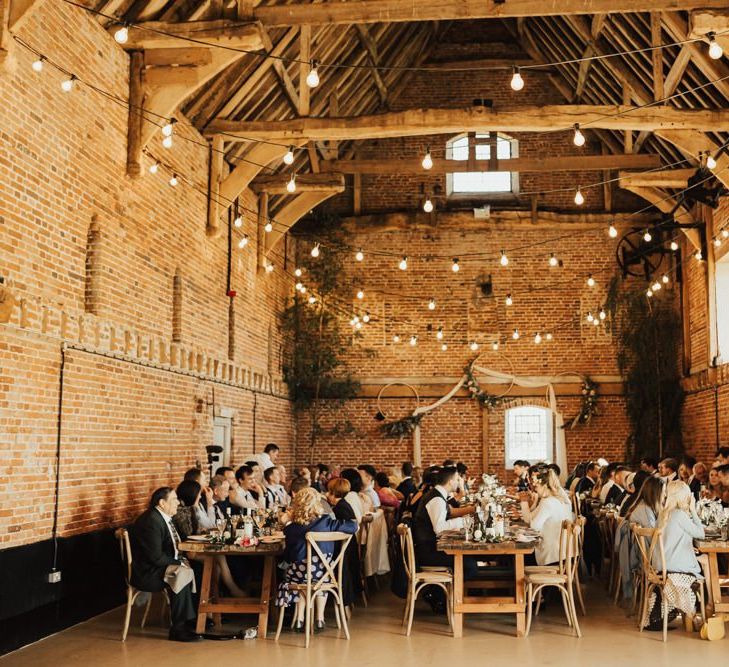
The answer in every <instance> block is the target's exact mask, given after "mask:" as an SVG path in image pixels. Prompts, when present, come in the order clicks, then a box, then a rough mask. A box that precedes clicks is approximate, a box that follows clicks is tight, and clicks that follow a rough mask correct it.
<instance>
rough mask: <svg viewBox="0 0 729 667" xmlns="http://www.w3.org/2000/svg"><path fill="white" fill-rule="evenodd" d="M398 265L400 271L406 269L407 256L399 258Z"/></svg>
mask: <svg viewBox="0 0 729 667" xmlns="http://www.w3.org/2000/svg"><path fill="white" fill-rule="evenodd" d="M398 266H399V267H400V270H401V271H405V270H407V268H408V258H407V257H403V258H402V259H401V260H400V264H398Z"/></svg>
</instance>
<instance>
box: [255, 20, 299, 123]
mask: <svg viewBox="0 0 729 667" xmlns="http://www.w3.org/2000/svg"><path fill="white" fill-rule="evenodd" d="M262 36H263V46H264V48H265V49H266V53H271V52H272V51H273V50H274V46H273V42H272V41H271V37H270V35H269V34H268V31H267V30H263V32H262ZM272 60H273V70H274V71H275V72H276V76H277V77H278V80H279V81H280V83H281V86H282V87H283V89H284V92H285V93H286V97H287V98H288V100H289V102H290V103H291V108H292V109H293V111H294V113H298V112H299V108H300V106H301V100H300V99H299V95H298V93H297V92H296V85H295V84H294V82H293V80H292V79H291V76H290V75H289V72H288V70H287V69H286V63H285V62H284V61H283V60H281V59H280V58H272Z"/></svg>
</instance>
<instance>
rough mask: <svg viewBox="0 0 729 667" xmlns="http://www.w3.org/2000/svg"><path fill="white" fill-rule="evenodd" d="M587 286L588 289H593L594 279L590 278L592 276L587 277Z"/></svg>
mask: <svg viewBox="0 0 729 667" xmlns="http://www.w3.org/2000/svg"><path fill="white" fill-rule="evenodd" d="M587 286H588V287H595V279H594V278H593V277H592V274H590V275H589V276H587Z"/></svg>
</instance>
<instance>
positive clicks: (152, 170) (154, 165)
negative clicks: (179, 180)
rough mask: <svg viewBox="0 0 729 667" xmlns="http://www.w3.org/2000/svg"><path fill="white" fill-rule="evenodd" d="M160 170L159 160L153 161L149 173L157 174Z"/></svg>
mask: <svg viewBox="0 0 729 667" xmlns="http://www.w3.org/2000/svg"><path fill="white" fill-rule="evenodd" d="M158 171H159V162H153V163H152V164H150V165H149V173H150V174H156V173H157V172H158Z"/></svg>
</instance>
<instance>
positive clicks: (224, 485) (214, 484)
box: [210, 475, 240, 519]
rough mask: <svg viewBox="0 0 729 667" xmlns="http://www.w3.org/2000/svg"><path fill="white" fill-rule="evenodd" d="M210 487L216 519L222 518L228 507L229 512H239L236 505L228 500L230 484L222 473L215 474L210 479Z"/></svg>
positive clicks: (225, 514)
mask: <svg viewBox="0 0 729 667" xmlns="http://www.w3.org/2000/svg"><path fill="white" fill-rule="evenodd" d="M210 489H211V490H212V492H213V510H214V512H215V518H216V519H224V518H225V517H226V516H227V514H228V508H230V513H231V514H240V510H239V509H238V507H236V506H235V505H233V503H231V502H230V484H229V483H228V480H227V479H225V477H223V476H222V475H215V477H213V478H212V479H211V480H210Z"/></svg>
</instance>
